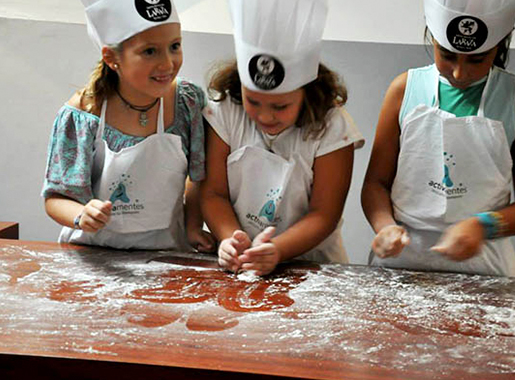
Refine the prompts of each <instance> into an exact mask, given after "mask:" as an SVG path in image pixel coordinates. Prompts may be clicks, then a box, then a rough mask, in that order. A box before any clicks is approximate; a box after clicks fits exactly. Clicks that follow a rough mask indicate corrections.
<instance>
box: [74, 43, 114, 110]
mask: <svg viewBox="0 0 515 380" xmlns="http://www.w3.org/2000/svg"><path fill="white" fill-rule="evenodd" d="M111 48H112V49H113V50H114V51H115V52H116V53H120V52H121V50H122V47H121V45H118V46H115V47H111ZM118 81H119V79H118V74H117V73H116V72H115V71H114V70H112V69H111V68H110V67H109V66H108V65H107V64H106V63H105V62H104V60H102V59H101V60H100V61H99V62H98V64H97V66H96V67H95V68H94V69H93V72H92V73H91V75H90V77H89V82H88V83H87V84H86V86H85V87H84V88H83V89H82V90H81V91H80V104H81V105H84V110H85V111H87V112H90V113H95V112H99V111H100V109H101V108H102V102H103V101H104V99H106V98H107V97H109V96H111V95H112V94H114V93H115V91H116V88H117V87H118Z"/></svg>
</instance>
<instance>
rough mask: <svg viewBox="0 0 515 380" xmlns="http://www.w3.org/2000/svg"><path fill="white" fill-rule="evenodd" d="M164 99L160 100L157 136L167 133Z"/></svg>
mask: <svg viewBox="0 0 515 380" xmlns="http://www.w3.org/2000/svg"><path fill="white" fill-rule="evenodd" d="M163 103H164V100H163V98H160V99H159V112H158V114H157V134H158V135H162V134H164V133H165V122H164V111H163Z"/></svg>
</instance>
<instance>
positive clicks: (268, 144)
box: [261, 132, 279, 153]
mask: <svg viewBox="0 0 515 380" xmlns="http://www.w3.org/2000/svg"><path fill="white" fill-rule="evenodd" d="M261 134H262V136H263V142H264V143H265V145H266V147H267V149H268V151H269V152H272V153H273V152H274V151H273V149H272V145H273V144H274V141H275V140H276V139H277V138H278V137H279V135H278V134H277V135H269V134H268V133H265V132H261Z"/></svg>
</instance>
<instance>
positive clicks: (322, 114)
mask: <svg viewBox="0 0 515 380" xmlns="http://www.w3.org/2000/svg"><path fill="white" fill-rule="evenodd" d="M229 3H230V8H231V12H232V18H233V23H234V40H235V45H236V56H237V64H236V63H232V64H229V65H228V66H226V67H223V68H220V69H219V71H218V72H216V73H215V74H214V75H213V77H212V79H211V83H210V85H209V91H210V95H212V101H210V102H209V105H208V107H206V109H205V110H204V116H205V118H206V119H207V120H208V122H209V124H210V125H211V128H210V131H209V133H208V148H207V178H206V181H205V182H204V183H203V185H202V195H203V197H202V202H203V204H202V207H203V211H204V215H205V218H206V222H207V224H208V225H209V228H210V229H211V231H212V232H214V234H215V235H216V236H217V238H218V239H219V240H220V241H221V243H220V246H219V249H218V256H219V263H220V265H221V266H223V267H224V268H226V269H229V270H232V271H235V272H237V271H239V270H249V271H253V272H255V273H256V274H258V275H263V274H267V273H269V272H271V271H272V270H273V269H274V268H275V266H276V265H277V264H278V263H279V262H281V261H284V260H288V259H292V258H302V259H312V260H317V261H320V262H329V261H331V262H346V261H347V256H346V253H345V250H344V248H343V244H342V238H341V215H342V210H343V207H344V203H345V198H346V196H347V191H348V189H349V186H350V182H351V174H352V165H353V154H354V147H355V146H356V145H358V146H361V145H362V144H363V139H362V136H361V134H360V133H359V132H358V131H357V129H356V127H355V126H354V124H353V122H352V120H351V118H350V116H349V115H348V114H347V112H346V111H345V110H344V109H343V104H344V103H345V101H346V99H347V93H346V90H345V88H344V87H343V85H341V84H340V83H339V82H338V78H337V76H336V74H335V73H333V72H331V71H329V70H328V69H327V68H326V67H325V66H323V65H321V64H320V47H321V46H320V45H321V38H322V33H323V29H324V25H325V20H326V16H327V11H328V9H327V2H326V1H323V0H291V1H284V0H230V2H229Z"/></svg>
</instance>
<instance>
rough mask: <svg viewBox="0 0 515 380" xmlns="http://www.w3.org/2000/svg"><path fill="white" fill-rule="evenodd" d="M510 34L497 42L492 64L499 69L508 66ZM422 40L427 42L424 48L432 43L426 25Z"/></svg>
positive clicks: (431, 37)
mask: <svg viewBox="0 0 515 380" xmlns="http://www.w3.org/2000/svg"><path fill="white" fill-rule="evenodd" d="M511 36H512V33H509V34H508V35H507V36H506V37H504V38H503V39H502V40H501V41H500V42H499V43H498V44H497V54H496V55H495V58H494V66H497V67H500V68H501V69H506V67H508V61H509V59H510V43H511ZM424 40H425V41H426V42H427V44H426V48H427V46H428V45H432V44H433V36H432V34H431V31H430V30H429V28H428V27H427V26H426V29H425V30H424ZM428 53H429V52H428Z"/></svg>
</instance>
